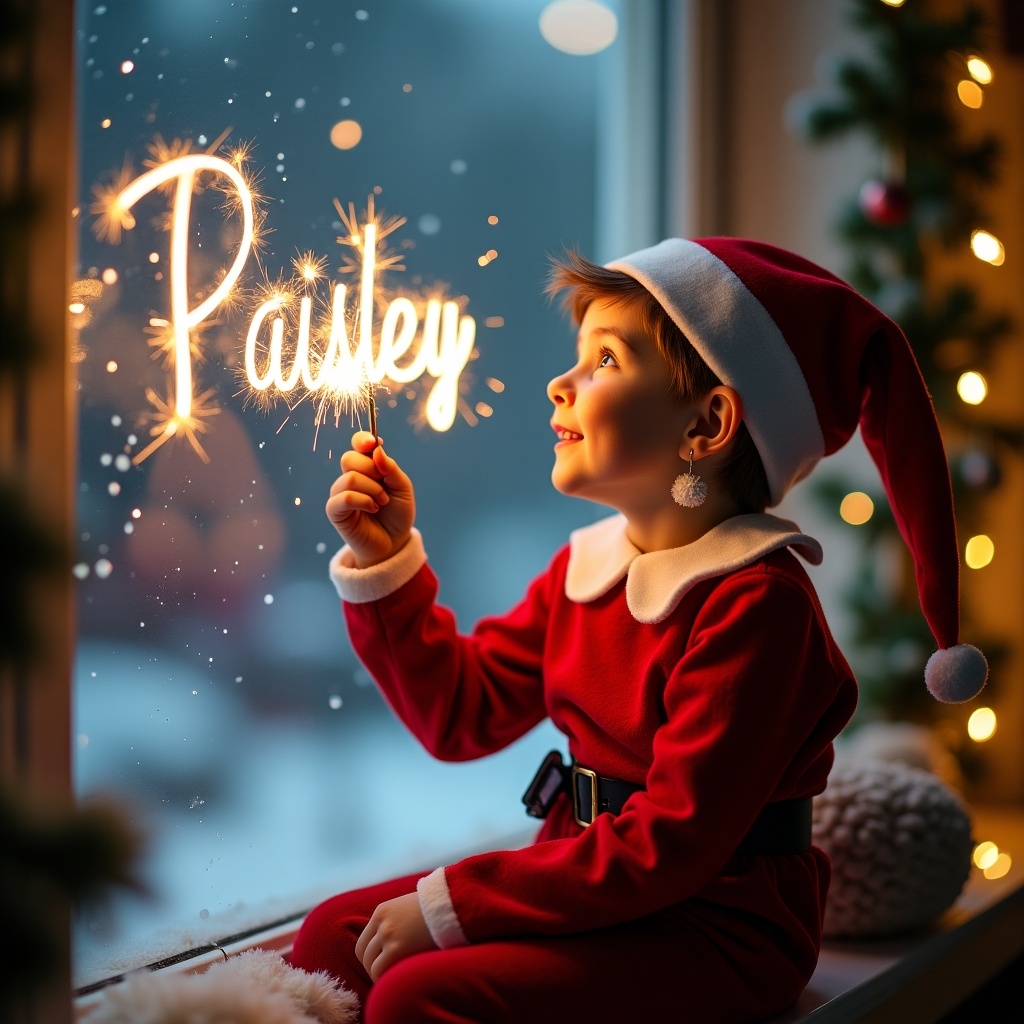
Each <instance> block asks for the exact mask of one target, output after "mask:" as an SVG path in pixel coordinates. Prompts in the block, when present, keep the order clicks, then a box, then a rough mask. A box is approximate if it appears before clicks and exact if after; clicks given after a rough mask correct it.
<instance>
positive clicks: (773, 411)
mask: <svg viewBox="0 0 1024 1024" xmlns="http://www.w3.org/2000/svg"><path fill="white" fill-rule="evenodd" d="M608 269H609V270H618V271H620V272H622V273H624V274H628V275H629V276H630V277H632V278H634V279H635V280H637V281H639V282H640V284H642V285H643V286H644V287H645V288H646V289H647V290H648V291H649V292H650V293H651V294H652V295H653V296H654V297H655V298H656V299H657V300H658V302H659V303H661V305H662V307H663V308H664V309H665V311H666V312H667V313H668V314H669V316H671V317H672V320H673V321H674V322H675V324H676V326H677V327H678V328H679V329H680V330H681V331H682V332H683V334H685V335H686V337H687V339H688V340H689V342H690V343H691V344H692V345H693V347H694V348H695V349H696V350H697V351H698V353H700V355H701V357H702V358H703V359H704V361H705V362H706V363H707V364H708V366H709V367H710V368H711V369H712V370H713V371H714V373H715V375H716V376H717V377H718V379H719V380H720V381H721V382H722V383H723V384H727V385H728V386H729V387H732V388H735V389H736V390H737V391H738V392H739V394H740V396H741V397H742V399H743V421H744V422H745V423H746V425H747V429H748V430H749V431H750V436H751V438H752V440H753V442H754V445H755V447H756V448H757V451H758V454H759V455H760V456H761V462H762V463H763V465H764V470H765V475H766V476H767V477H768V487H769V490H770V491H771V502H770V504H772V505H776V504H778V503H779V502H780V501H781V500H782V497H783V495H784V494H785V493H786V491H787V490H789V488H790V487H792V486H793V484H795V483H796V482H797V481H798V480H802V479H803V478H804V477H805V476H807V474H808V473H810V471H811V470H812V469H813V468H814V465H815V463H817V462H818V460H819V459H821V458H822V456H823V455H824V454H825V439H824V436H823V435H822V432H821V426H820V424H819V423H818V414H817V412H816V410H815V407H814V400H813V399H812V398H811V392H810V389H809V388H808V386H807V381H806V380H805V379H804V375H803V371H802V370H801V369H800V364H799V363H798V362H797V359H796V356H795V355H793V352H792V350H791V349H790V347H789V344H788V343H787V341H786V339H785V338H784V337H783V336H782V332H781V331H780V330H779V328H778V326H777V325H776V323H775V321H774V320H773V319H772V318H771V316H770V315H769V314H768V312H767V310H766V309H765V308H764V306H762V305H761V303H760V302H758V300H757V299H756V298H755V297H754V295H753V294H752V293H751V292H750V291H749V290H748V289H747V286H746V285H745V284H744V283H743V282H742V281H741V280H740V279H739V278H738V277H737V276H736V274H735V273H734V272H733V271H732V269H731V268H730V267H728V266H727V265H726V264H725V263H723V262H722V261H721V260H720V259H719V258H718V257H717V256H715V255H713V254H712V253H710V252H709V251H708V250H707V249H705V248H704V246H702V245H698V244H697V243H696V242H691V241H689V240H688V239H685V238H668V239H666V240H665V241H663V242H660V243H659V244H658V245H655V246H652V247H651V248H649V249H643V250H641V251H640V252H635V253H632V254H631V255H629V256H624V257H623V258H622V259H619V260H615V262H613V263H609V264H608Z"/></svg>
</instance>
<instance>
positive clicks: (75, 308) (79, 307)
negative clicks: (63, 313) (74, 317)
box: [68, 302, 85, 314]
mask: <svg viewBox="0 0 1024 1024" xmlns="http://www.w3.org/2000/svg"><path fill="white" fill-rule="evenodd" d="M68 312H69V313H75V314H78V313H84V312H85V303H84V302H72V303H71V304H70V305H69V306H68Z"/></svg>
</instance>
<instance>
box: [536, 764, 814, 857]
mask: <svg viewBox="0 0 1024 1024" xmlns="http://www.w3.org/2000/svg"><path fill="white" fill-rule="evenodd" d="M643 788H644V787H643V786H638V785H636V783H633V782H624V781H623V780H622V779H611V778H608V777H606V776H604V775H598V774H597V773H596V772H594V771H592V770H591V769H590V768H584V767H583V766H582V765H580V764H577V763H576V760H575V758H574V759H573V763H572V766H571V767H567V766H566V765H564V764H563V763H562V755H561V754H560V753H559V752H558V751H557V750H553V751H551V753H550V754H548V755H547V757H546V758H545V759H544V761H543V762H542V763H541V766H540V769H539V770H538V772H537V774H536V775H535V776H534V778H533V781H532V782H531V783H530V786H529V788H528V789H527V791H526V793H525V794H524V795H523V803H525V804H526V810H527V813H528V814H531V815H533V817H535V818H545V817H547V814H548V811H549V810H550V809H551V806H552V804H554V802H555V798H556V797H557V796H558V795H559V794H560V793H562V792H564V791H565V790H568V791H569V793H570V795H571V796H572V810H573V818H574V819H575V821H576V823H577V824H578V825H583V826H587V825H590V824H591V823H592V822H593V821H594V819H595V818H596V817H597V816H598V815H599V814H604V813H608V814H618V813H619V812H620V811H621V810H622V806H623V804H625V802H626V800H628V799H629V797H631V796H632V795H633V794H634V793H638V792H639V791H640V790H642V789H643ZM810 845H811V800H810V799H809V798H807V799H804V800H782V801H778V802H777V803H770V804H765V806H764V807H762V808H761V813H760V814H758V816H757V818H756V819H755V820H754V824H753V825H751V826H750V828H749V829H748V830H747V834H746V835H745V836H744V837H743V839H742V840H741V842H740V844H739V846H738V847H737V848H736V853H737V854H738V855H740V856H752V855H755V854H760V855H763V856H779V855H781V854H786V853H802V852H803V851H804V850H806V849H808V848H809V847H810Z"/></svg>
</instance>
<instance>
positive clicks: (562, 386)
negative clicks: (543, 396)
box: [548, 373, 573, 405]
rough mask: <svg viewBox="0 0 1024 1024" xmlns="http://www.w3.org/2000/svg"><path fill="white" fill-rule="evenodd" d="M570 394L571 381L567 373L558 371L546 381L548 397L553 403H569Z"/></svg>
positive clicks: (570, 399) (571, 393)
mask: <svg viewBox="0 0 1024 1024" xmlns="http://www.w3.org/2000/svg"><path fill="white" fill-rule="evenodd" d="M572 395H573V388H572V381H571V380H570V379H569V374H568V373H560V374H559V375H558V376H557V377H554V378H552V379H551V380H550V381H548V398H549V399H550V400H551V402H552V403H554V404H555V405H565V404H566V403H567V402H568V403H569V404H571V403H572Z"/></svg>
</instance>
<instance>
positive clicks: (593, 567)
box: [565, 513, 822, 623]
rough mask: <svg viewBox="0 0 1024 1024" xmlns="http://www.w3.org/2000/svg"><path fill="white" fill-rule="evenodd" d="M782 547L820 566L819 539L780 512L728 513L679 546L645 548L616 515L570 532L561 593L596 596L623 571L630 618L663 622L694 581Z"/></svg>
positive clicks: (582, 600) (575, 597) (573, 597)
mask: <svg viewBox="0 0 1024 1024" xmlns="http://www.w3.org/2000/svg"><path fill="white" fill-rule="evenodd" d="M783 547H793V548H795V549H796V550H797V551H798V552H799V553H800V554H801V555H802V556H803V557H804V558H805V559H806V560H807V561H808V562H810V563H811V564H812V565H820V564H821V559H822V551H821V545H820V544H819V543H818V542H817V541H816V540H815V539H814V538H813V537H808V536H807V535H806V534H803V533H801V532H800V529H799V527H798V526H797V525H796V523H793V522H790V521H789V520H788V519H780V518H779V517H778V516H772V515H767V514H756V513H755V514H751V515H743V516H733V517H732V518H731V519H727V520H726V521H725V522H724V523H721V524H719V525H718V526H716V527H715V528H714V529H713V530H709V531H708V532H707V533H706V534H704V536H703V537H700V538H698V539H697V540H695V541H693V542H692V543H690V544H685V545H684V546H683V547H681V548H670V549H668V550H667V551H649V552H647V553H644V552H642V551H640V549H639V548H637V547H635V546H634V545H633V543H632V542H631V541H630V539H629V538H628V537H627V536H626V517H625V516H622V515H614V516H610V517H609V518H607V519H602V520H600V521H599V522H596V523H593V524H592V525H590V526H584V527H583V528H582V529H579V530H574V531H573V532H572V534H570V537H569V566H568V569H567V570H566V574H565V596H566V597H567V598H569V600H570V601H576V602H578V603H585V602H587V601H593V600H595V599H596V598H598V597H600V596H601V595H602V594H606V593H607V592H608V591H609V590H611V588H612V587H613V586H614V585H615V584H616V583H618V582H619V580H621V579H622V577H623V576H625V577H626V605H627V607H628V608H629V610H630V612H631V613H632V615H633V618H634V619H636V620H637V621H638V622H647V623H653V622H661V621H663V620H664V619H666V618H668V616H669V615H671V614H672V611H673V609H674V608H675V607H676V605H677V604H679V601H680V600H681V599H682V597H683V595H684V594H685V593H686V592H687V591H688V590H689V589H690V588H691V587H692V586H693V585H694V584H696V583H699V582H701V580H707V579H711V578H712V577H714V576H724V575H725V574H726V573H729V572H732V571H733V570H735V569H740V568H742V567H743V566H745V565H750V564H751V563H752V562H756V561H757V560H758V559H759V558H761V557H762V556H764V555H766V554H768V552H769V551H775V550H776V549H777V548H783Z"/></svg>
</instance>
